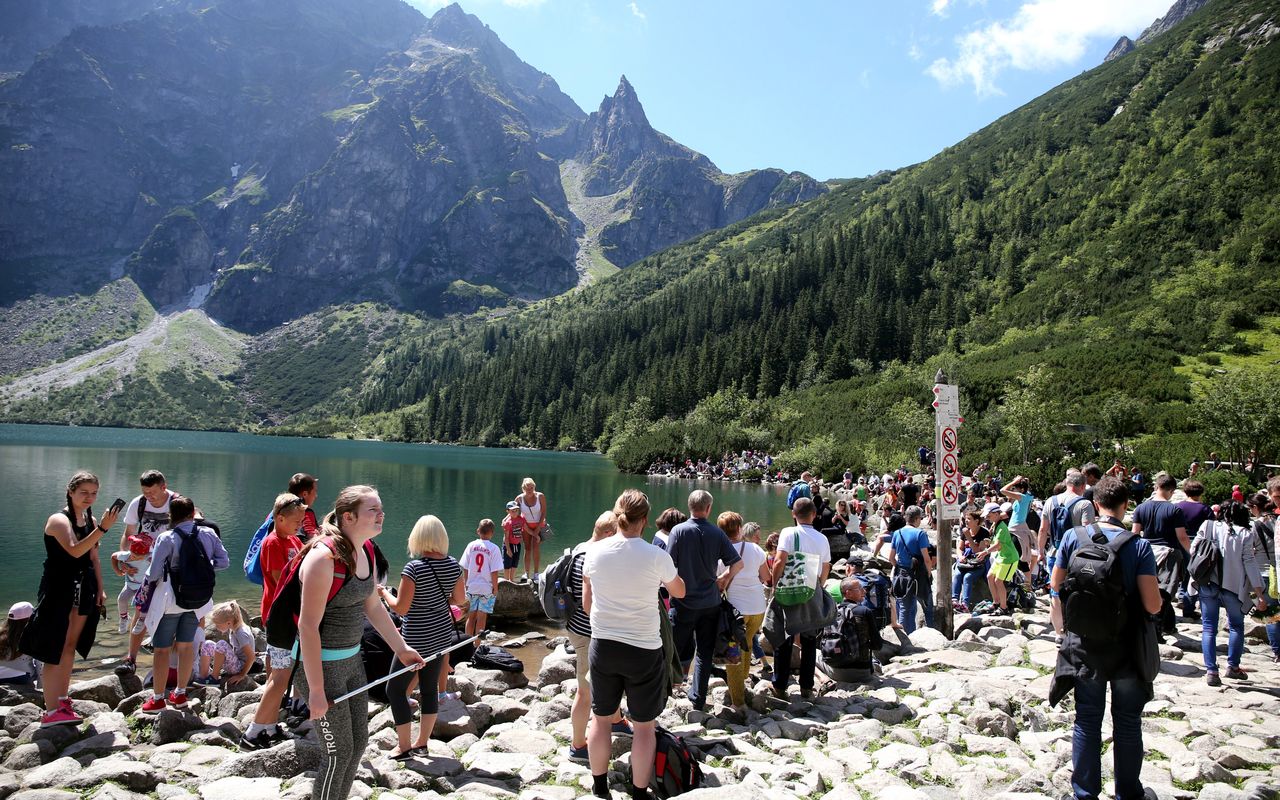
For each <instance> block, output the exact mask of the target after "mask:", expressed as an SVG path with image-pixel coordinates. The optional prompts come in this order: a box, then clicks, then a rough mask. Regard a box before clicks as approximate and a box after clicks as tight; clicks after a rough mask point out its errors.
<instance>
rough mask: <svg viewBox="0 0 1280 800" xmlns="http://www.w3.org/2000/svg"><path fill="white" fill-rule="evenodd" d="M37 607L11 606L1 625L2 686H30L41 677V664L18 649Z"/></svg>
mask: <svg viewBox="0 0 1280 800" xmlns="http://www.w3.org/2000/svg"><path fill="white" fill-rule="evenodd" d="M35 612H36V607H35V606H33V605H31V604H30V603H28V602H26V601H25V600H23V601H21V602H17V603H14V604H13V605H11V606H9V616H8V617H7V618H6V619H5V621H4V623H3V624H0V684H2V685H8V686H18V685H24V686H29V685H31V683H32V682H33V681H35V680H36V679H37V678H38V677H40V662H39V661H36V660H35V659H34V658H32V657H31V656H28V655H23V653H22V651H21V650H19V649H18V642H20V641H22V632H23V631H24V630H26V629H27V623H29V622H30V621H31V616H32V615H33V614H35Z"/></svg>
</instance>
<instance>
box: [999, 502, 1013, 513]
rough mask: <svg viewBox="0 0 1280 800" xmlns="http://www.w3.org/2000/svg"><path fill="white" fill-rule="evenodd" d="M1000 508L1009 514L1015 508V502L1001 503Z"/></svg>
mask: <svg viewBox="0 0 1280 800" xmlns="http://www.w3.org/2000/svg"><path fill="white" fill-rule="evenodd" d="M1000 510H1001V511H1003V512H1004V513H1006V514H1008V513H1009V512H1010V511H1012V510H1013V503H1005V504H1003V505H1001V506H1000Z"/></svg>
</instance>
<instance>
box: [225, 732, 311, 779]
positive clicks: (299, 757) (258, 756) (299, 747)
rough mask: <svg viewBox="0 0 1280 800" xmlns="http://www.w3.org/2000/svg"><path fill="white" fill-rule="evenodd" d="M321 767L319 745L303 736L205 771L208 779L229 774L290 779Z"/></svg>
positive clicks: (233, 758) (234, 757) (238, 757)
mask: <svg viewBox="0 0 1280 800" xmlns="http://www.w3.org/2000/svg"><path fill="white" fill-rule="evenodd" d="M319 766H320V745H319V744H318V743H316V742H312V741H309V740H306V739H293V740H290V741H287V742H281V743H280V744H278V745H276V746H275V747H271V748H268V749H266V750H258V751H255V752H252V753H242V754H240V755H236V756H232V757H231V758H228V759H226V760H225V761H223V762H222V763H221V764H218V765H217V766H214V767H212V768H211V769H209V770H208V772H207V774H206V776H205V777H206V778H207V779H208V780H218V779H220V778H229V777H232V776H237V775H238V776H241V777H245V778H277V779H284V778H292V777H293V776H295V775H299V774H301V773H303V772H307V771H309V770H314V769H317V768H318V767H319Z"/></svg>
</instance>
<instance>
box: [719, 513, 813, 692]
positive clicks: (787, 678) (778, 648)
mask: <svg viewBox="0 0 1280 800" xmlns="http://www.w3.org/2000/svg"><path fill="white" fill-rule="evenodd" d="M814 513H815V509H814V506H813V501H812V500H810V499H809V498H807V497H801V498H799V499H797V500H796V502H795V505H794V506H792V508H791V516H792V518H793V519H794V520H795V523H796V526H795V527H794V528H787V529H786V530H783V531H781V532H780V533H779V534H778V557H777V558H775V559H774V562H773V567H772V572H773V574H772V575H771V576H770V578H771V580H770V582H771V583H772V584H773V585H774V586H777V585H778V580H779V579H780V578H781V577H782V574H783V571H784V570H785V569H786V566H787V557H788V556H787V554H788V553H809V554H811V555H813V556H816V557H817V561H818V575H817V581H816V584H815V585H816V586H817V587H821V586H822V584H824V583H825V582H826V580H827V576H828V575H829V574H830V573H831V544H830V543H829V542H828V541H827V537H825V536H823V535H822V534H821V533H818V531H817V530H815V529H814V527H813V517H814ZM735 555H736V554H735ZM819 591H820V589H819ZM773 602H775V603H777V602H778V601H777V599H776V597H775V599H774V601H773ZM784 632H785V631H784ZM819 633H821V629H820V628H819V629H817V630H812V631H806V632H803V633H801V634H800V636H799V637H795V636H783V637H782V639H781V641H777V642H774V645H773V694H774V696H775V697H778V698H779V699H785V698H786V696H787V685H788V684H789V683H790V682H791V659H792V654H793V651H794V649H795V639H796V638H799V646H800V669H799V672H798V675H797V680H798V682H799V684H800V695H801V697H804V698H805V699H808V698H810V697H812V696H813V684H814V678H815V675H814V671H815V670H816V669H817V663H818V634H819Z"/></svg>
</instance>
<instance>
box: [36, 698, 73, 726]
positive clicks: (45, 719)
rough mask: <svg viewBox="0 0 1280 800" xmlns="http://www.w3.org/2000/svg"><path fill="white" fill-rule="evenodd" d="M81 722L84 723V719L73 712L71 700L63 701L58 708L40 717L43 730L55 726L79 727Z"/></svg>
mask: <svg viewBox="0 0 1280 800" xmlns="http://www.w3.org/2000/svg"><path fill="white" fill-rule="evenodd" d="M81 722H84V718H83V717H81V716H80V715H79V714H77V713H76V712H74V711H72V710H71V701H70V700H64V701H62V702H61V703H59V704H58V707H57V708H55V709H54V710H52V711H46V712H44V715H43V716H41V717H40V727H41V728H51V727H53V726H54V725H79V724H80V723H81Z"/></svg>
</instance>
